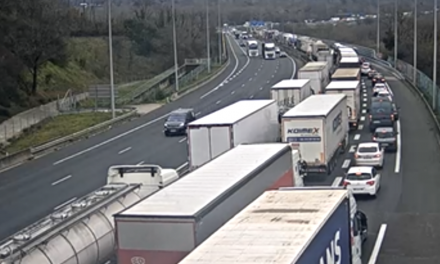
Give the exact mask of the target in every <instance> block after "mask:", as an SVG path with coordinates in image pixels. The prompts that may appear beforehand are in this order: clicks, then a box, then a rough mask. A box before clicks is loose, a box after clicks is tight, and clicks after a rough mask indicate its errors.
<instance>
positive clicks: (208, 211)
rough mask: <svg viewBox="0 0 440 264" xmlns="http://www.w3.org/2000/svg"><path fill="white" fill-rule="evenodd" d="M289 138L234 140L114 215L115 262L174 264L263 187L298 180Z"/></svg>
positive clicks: (297, 183) (297, 181)
mask: <svg viewBox="0 0 440 264" xmlns="http://www.w3.org/2000/svg"><path fill="white" fill-rule="evenodd" d="M292 153H296V152H295V151H293V152H292V148H291V147H290V145H289V144H283V143H271V144H255V145H240V146H237V147H236V148H234V149H232V150H230V151H228V152H227V153H225V154H223V155H221V156H219V157H217V158H216V159H214V160H212V161H211V162H209V163H208V164H206V165H204V166H202V167H200V168H199V169H197V170H195V171H193V172H191V173H190V174H188V175H186V176H185V177H183V178H182V179H181V180H179V181H177V182H175V183H173V184H171V185H170V186H168V187H166V188H164V189H162V190H160V191H159V192H156V193H155V194H153V195H152V196H150V197H148V198H147V199H145V200H143V201H141V202H140V203H138V204H136V205H134V206H133V207H131V208H129V209H127V210H125V211H123V212H121V213H119V214H117V215H115V224H116V239H117V245H118V248H117V252H118V263H119V264H132V263H134V262H133V259H134V258H135V259H137V260H138V261H136V262H135V263H143V264H157V263H160V264H176V263H178V262H179V261H180V260H182V259H183V258H184V257H185V256H186V255H187V254H188V253H189V252H191V251H192V250H193V249H194V248H196V247H197V246H198V245H200V244H201V243H202V242H203V241H204V240H205V239H206V238H208V237H209V236H211V235H212V234H213V233H214V232H215V231H216V230H217V229H218V228H220V227H221V226H222V225H223V224H224V223H226V222H227V221H228V220H229V219H231V218H232V217H233V216H234V215H235V214H237V213H238V212H239V211H241V210H242V209H243V208H245V207H246V206H247V205H248V204H250V203H251V202H252V201H253V200H255V199H256V198H257V197H258V196H260V195H261V194H262V193H263V192H264V191H266V190H276V189H279V188H281V187H288V186H303V184H302V179H301V177H299V176H295V174H294V171H295V168H297V167H298V166H297V165H296V164H293V160H292V157H293V155H292Z"/></svg>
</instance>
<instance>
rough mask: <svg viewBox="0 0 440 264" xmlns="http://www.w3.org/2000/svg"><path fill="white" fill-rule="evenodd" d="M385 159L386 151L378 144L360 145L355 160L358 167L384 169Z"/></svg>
mask: <svg viewBox="0 0 440 264" xmlns="http://www.w3.org/2000/svg"><path fill="white" fill-rule="evenodd" d="M384 159H385V158H384V149H383V148H381V147H380V144H379V143H377V142H364V143H360V144H359V145H358V148H357V149H356V152H355V154H354V160H355V163H356V165H357V166H373V167H378V168H382V167H383V164H384Z"/></svg>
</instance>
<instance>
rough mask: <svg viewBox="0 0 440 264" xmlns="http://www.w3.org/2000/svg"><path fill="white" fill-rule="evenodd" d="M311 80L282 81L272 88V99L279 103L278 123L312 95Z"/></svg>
mask: <svg viewBox="0 0 440 264" xmlns="http://www.w3.org/2000/svg"><path fill="white" fill-rule="evenodd" d="M310 83H311V82H310V80H309V79H287V80H282V81H280V82H278V83H277V84H275V85H274V86H272V87H271V88H270V94H271V98H272V99H273V100H275V101H277V103H278V107H279V115H278V119H279V120H278V121H279V122H281V116H282V115H283V114H284V113H286V112H287V111H288V110H289V109H291V108H292V107H294V106H295V105H297V104H299V103H300V102H301V101H303V100H304V99H306V98H307V97H309V96H310V95H312V91H313V90H312V87H311V85H310Z"/></svg>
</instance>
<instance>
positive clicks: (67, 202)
mask: <svg viewBox="0 0 440 264" xmlns="http://www.w3.org/2000/svg"><path fill="white" fill-rule="evenodd" d="M76 199H77V198H76V197H73V198H72V199H70V200H68V201H65V202H64V203H62V204H60V205H58V206H56V207H55V208H54V209H53V210H54V211H56V210H58V209H60V208H61V207H64V206H66V205H68V204H70V203H71V202H73V201H75V200H76Z"/></svg>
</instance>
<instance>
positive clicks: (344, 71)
mask: <svg viewBox="0 0 440 264" xmlns="http://www.w3.org/2000/svg"><path fill="white" fill-rule="evenodd" d="M360 71H361V69H360V68H340V69H337V70H336V71H335V72H334V73H333V75H332V78H337V77H352V76H354V75H358V74H359V72H360Z"/></svg>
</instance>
